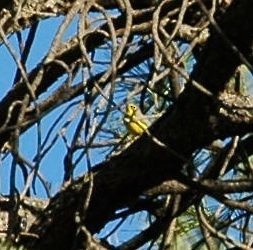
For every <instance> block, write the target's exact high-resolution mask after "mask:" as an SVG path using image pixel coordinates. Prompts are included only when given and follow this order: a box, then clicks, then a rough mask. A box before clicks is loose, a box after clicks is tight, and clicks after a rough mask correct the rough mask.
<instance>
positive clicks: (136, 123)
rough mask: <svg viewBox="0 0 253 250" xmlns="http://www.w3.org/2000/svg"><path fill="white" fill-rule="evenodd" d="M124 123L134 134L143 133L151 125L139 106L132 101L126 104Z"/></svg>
mask: <svg viewBox="0 0 253 250" xmlns="http://www.w3.org/2000/svg"><path fill="white" fill-rule="evenodd" d="M124 123H125V126H126V128H127V129H128V131H129V132H130V133H131V134H132V135H134V136H138V135H141V134H142V133H143V132H144V131H145V130H147V128H148V126H149V122H148V120H147V119H146V118H145V116H144V115H143V114H142V113H141V111H140V110H139V108H138V107H137V106H136V105H134V104H132V103H130V104H127V106H126V112H125V116H124Z"/></svg>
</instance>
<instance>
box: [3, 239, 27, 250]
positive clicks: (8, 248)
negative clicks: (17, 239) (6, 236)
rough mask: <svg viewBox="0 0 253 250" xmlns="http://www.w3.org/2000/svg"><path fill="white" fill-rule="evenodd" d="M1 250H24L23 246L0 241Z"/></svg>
mask: <svg viewBox="0 0 253 250" xmlns="http://www.w3.org/2000/svg"><path fill="white" fill-rule="evenodd" d="M0 249H1V250H26V248H24V247H23V246H17V245H14V244H13V242H11V241H7V240H3V239H2V240H0Z"/></svg>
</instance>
